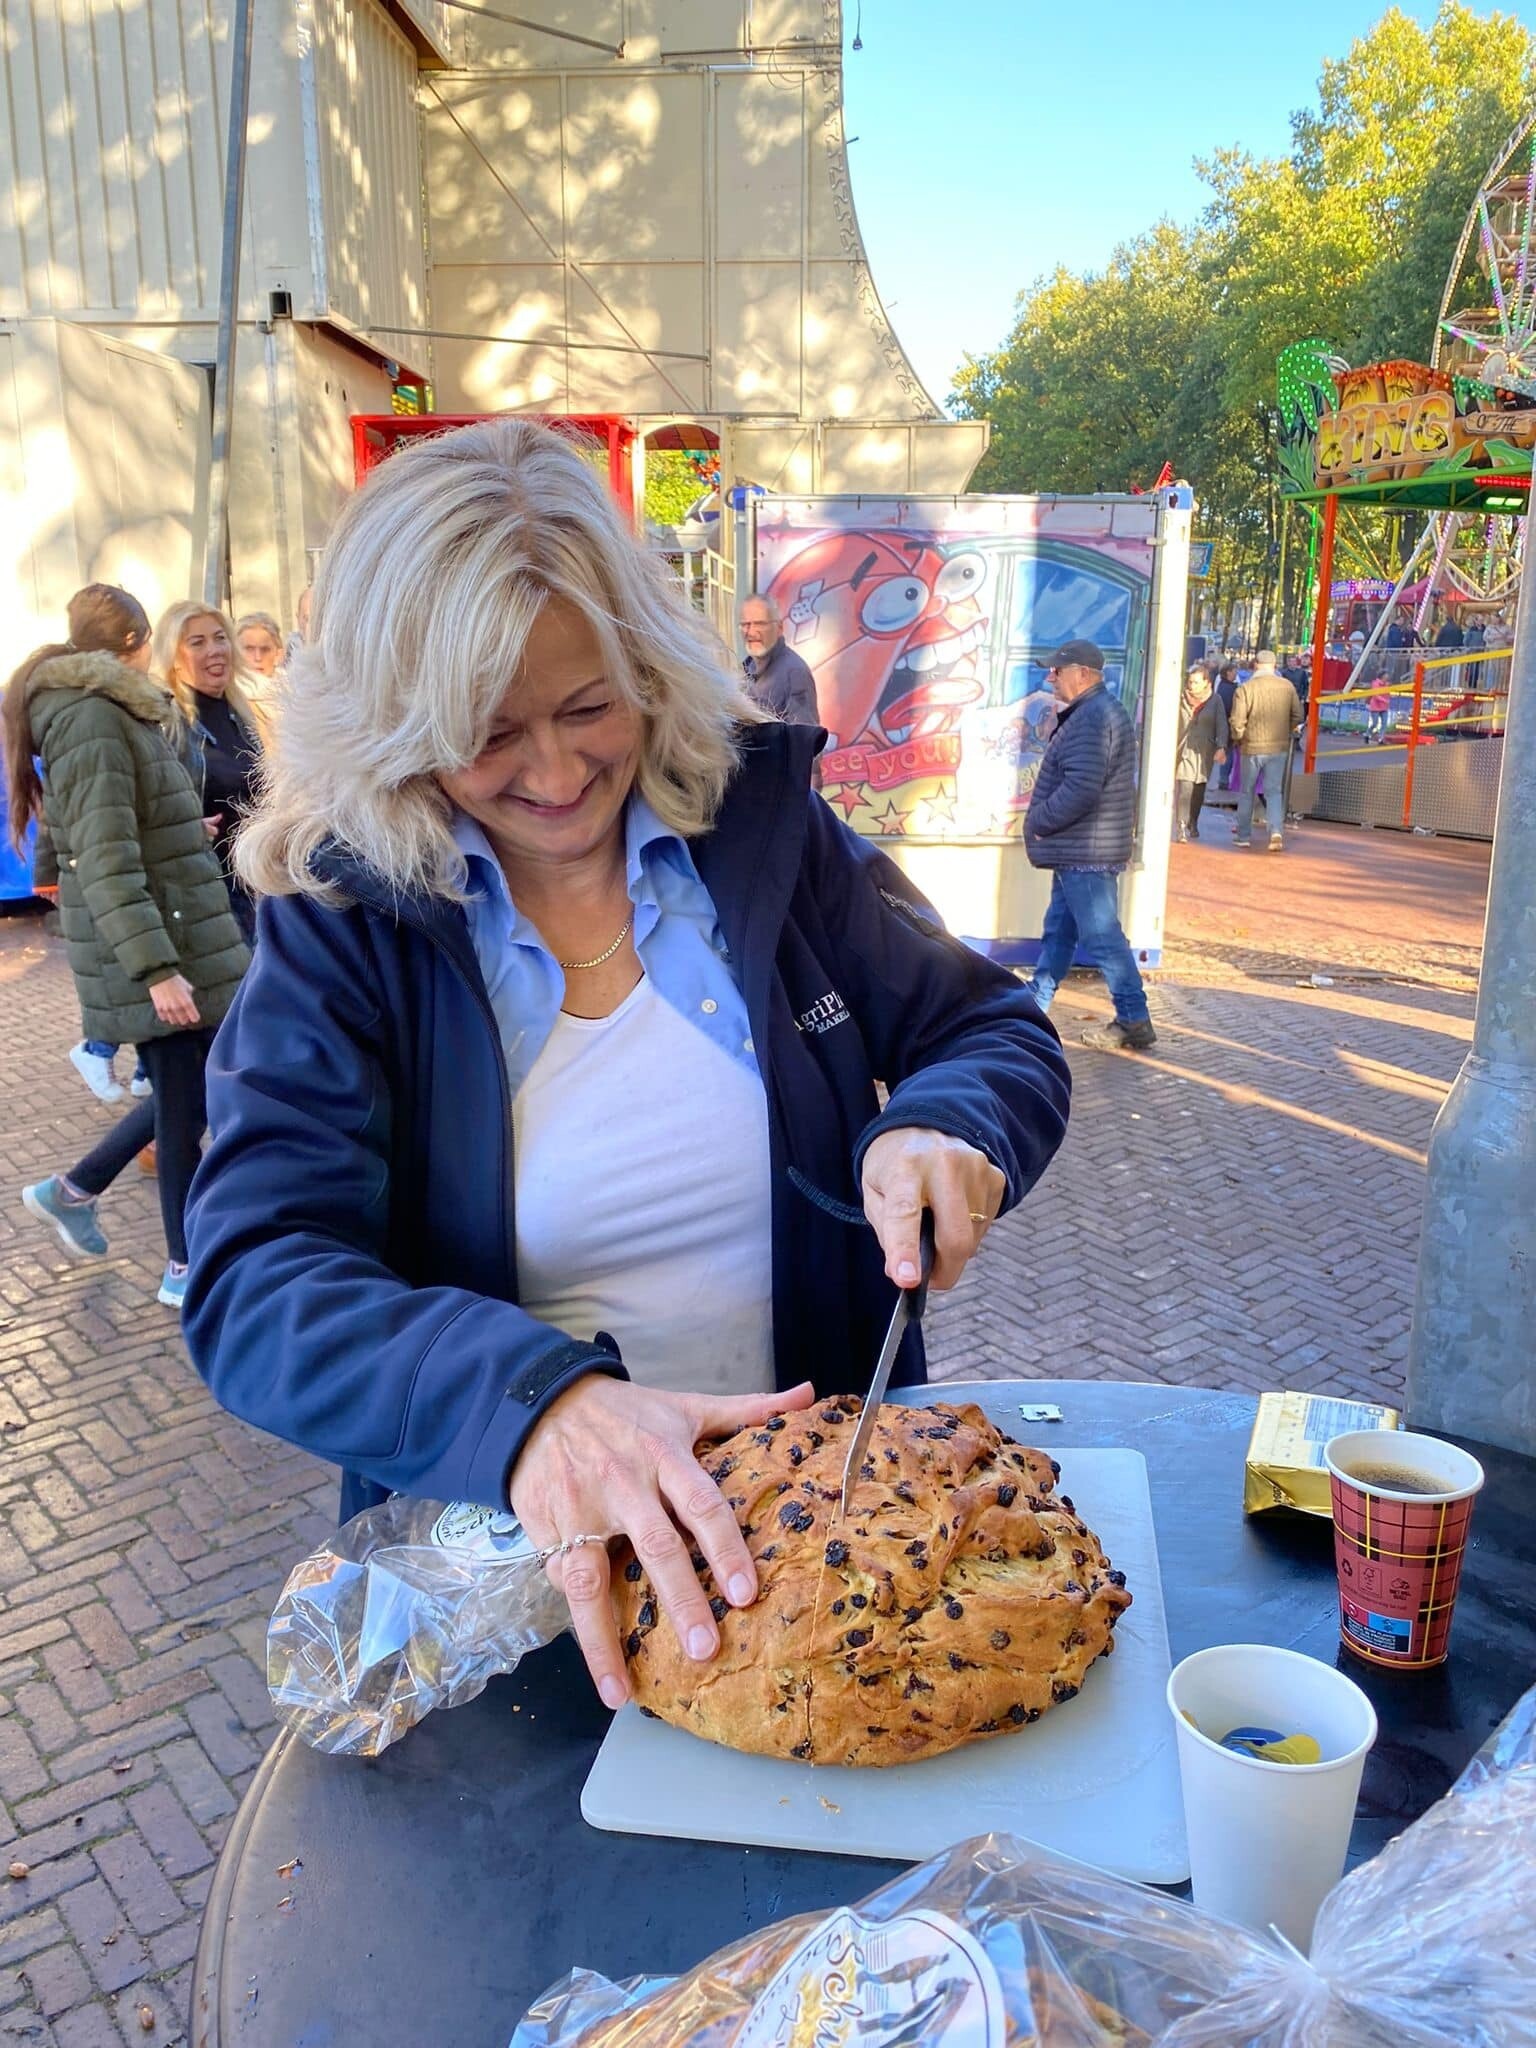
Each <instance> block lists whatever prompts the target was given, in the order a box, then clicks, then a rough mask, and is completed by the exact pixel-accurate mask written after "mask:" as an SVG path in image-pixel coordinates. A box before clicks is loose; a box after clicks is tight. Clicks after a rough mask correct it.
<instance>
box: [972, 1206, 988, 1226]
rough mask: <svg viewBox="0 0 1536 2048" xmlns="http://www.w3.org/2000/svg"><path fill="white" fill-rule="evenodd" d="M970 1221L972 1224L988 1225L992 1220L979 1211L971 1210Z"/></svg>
mask: <svg viewBox="0 0 1536 2048" xmlns="http://www.w3.org/2000/svg"><path fill="white" fill-rule="evenodd" d="M971 1221H972V1222H973V1223H990V1222H991V1221H992V1218H991V1217H990V1216H984V1215H983V1214H982V1212H981V1211H980V1209H973V1210H972V1211H971Z"/></svg>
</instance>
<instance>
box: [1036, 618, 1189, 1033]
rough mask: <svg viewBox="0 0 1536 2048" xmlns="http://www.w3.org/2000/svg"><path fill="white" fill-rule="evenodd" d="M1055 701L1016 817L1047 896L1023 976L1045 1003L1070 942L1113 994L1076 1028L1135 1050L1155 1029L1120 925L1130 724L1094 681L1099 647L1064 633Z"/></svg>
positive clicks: (1128, 825) (1132, 764)
mask: <svg viewBox="0 0 1536 2048" xmlns="http://www.w3.org/2000/svg"><path fill="white" fill-rule="evenodd" d="M1050 678H1051V683H1052V685H1053V687H1054V689H1055V692H1056V701H1057V703H1058V705H1059V706H1060V707H1061V708H1060V711H1059V712H1058V715H1057V720H1056V731H1055V734H1054V735H1053V737H1052V739H1051V743H1050V745H1049V746H1048V747H1047V748H1046V750H1045V754H1044V757H1043V758H1042V760H1041V762H1040V771H1039V774H1038V775H1037V776H1036V778H1035V787H1034V793H1033V795H1032V796H1031V797H1030V800H1029V809H1028V811H1027V812H1026V813H1025V817H1024V844H1025V847H1026V849H1027V851H1028V853H1029V858H1030V863H1031V865H1032V866H1034V867H1037V868H1049V869H1051V871H1052V874H1051V901H1050V907H1049V908H1048V909H1047V911H1046V913H1045V928H1044V930H1043V931H1042V932H1041V934H1040V958H1039V961H1038V963H1037V964H1036V967H1035V974H1034V981H1033V983H1032V984H1031V986H1032V988H1033V991H1034V997H1035V1000H1036V1002H1037V1003H1039V1005H1040V1007H1041V1008H1042V1009H1043V1010H1048V1009H1049V1008H1050V1006H1051V1000H1052V998H1053V997H1054V995H1055V994H1056V990H1057V987H1058V986H1059V984H1060V982H1061V978H1062V976H1063V975H1064V974H1065V973H1066V972H1067V969H1068V968H1069V967H1070V966H1071V965H1072V962H1073V960H1074V959H1075V958H1076V956H1077V954H1078V952H1079V951H1081V952H1083V953H1085V954H1086V955H1087V957H1088V958H1089V959H1090V960H1091V961H1092V962H1093V964H1094V965H1095V966H1096V967H1097V968H1098V969H1099V970H1100V972H1101V973H1102V974H1103V976H1104V979H1105V981H1106V982H1107V983H1108V984H1109V992H1110V995H1111V996H1112V997H1113V999H1114V1005H1115V1014H1114V1018H1113V1021H1112V1022H1110V1023H1108V1024H1100V1025H1096V1026H1095V1027H1094V1028H1093V1029H1092V1030H1091V1031H1085V1032H1084V1033H1083V1044H1084V1045H1091V1046H1096V1047H1098V1048H1099V1050H1101V1051H1103V1052H1122V1051H1132V1052H1145V1051H1146V1050H1147V1048H1148V1047H1149V1046H1153V1045H1156V1043H1157V1033H1156V1032H1155V1031H1154V1030H1153V1029H1152V1019H1151V1017H1150V1016H1149V1015H1148V1013H1147V992H1146V990H1145V989H1144V988H1143V986H1142V981H1141V970H1140V969H1139V968H1138V967H1137V965H1136V956H1135V954H1134V953H1133V952H1132V951H1131V947H1130V941H1129V940H1128V939H1127V938H1126V936H1125V933H1124V932H1123V931H1122V930H1121V928H1120V909H1119V901H1118V897H1119V889H1118V884H1117V882H1116V877H1117V876H1118V875H1120V874H1122V873H1123V872H1124V870H1125V869H1126V868H1127V867H1129V865H1130V861H1131V849H1132V844H1133V841H1134V838H1135V832H1136V732H1135V728H1134V727H1133V726H1132V724H1131V721H1130V719H1129V717H1128V716H1127V715H1126V712H1125V709H1124V707H1123V705H1122V704H1121V703H1120V701H1119V699H1118V698H1116V697H1114V696H1112V695H1111V694H1110V692H1109V689H1108V688H1107V687H1106V685H1105V682H1104V650H1103V649H1102V648H1101V647H1099V646H1096V645H1095V643H1094V642H1093V641H1092V640H1069V641H1068V642H1067V644H1066V645H1065V646H1064V647H1061V648H1058V649H1057V652H1056V659H1055V661H1054V662H1053V663H1052V664H1051V670H1050Z"/></svg>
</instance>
